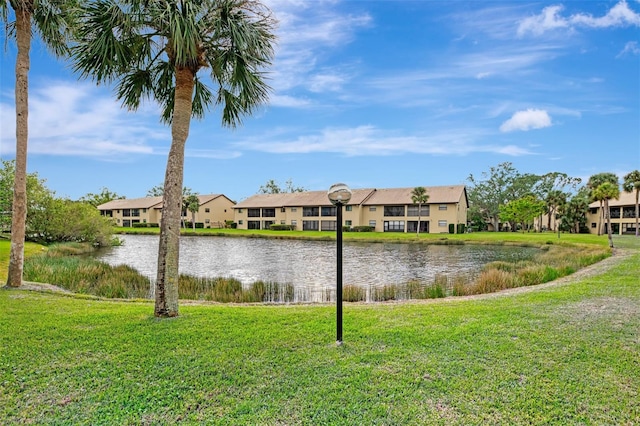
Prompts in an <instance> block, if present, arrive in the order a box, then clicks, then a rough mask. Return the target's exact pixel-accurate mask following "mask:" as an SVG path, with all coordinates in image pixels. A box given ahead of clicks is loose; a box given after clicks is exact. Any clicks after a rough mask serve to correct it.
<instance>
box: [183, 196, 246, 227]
mask: <svg viewBox="0 0 640 426" xmlns="http://www.w3.org/2000/svg"><path fill="white" fill-rule="evenodd" d="M233 206H234V203H233V201H231V200H229V199H228V198H227V197H224V196H220V197H217V198H214V199H213V200H210V201H208V202H205V203H203V204H201V205H200V208H199V209H198V211H197V212H196V222H202V223H204V227H205V228H222V227H224V223H225V221H227V220H233V219H234V217H233V216H234V215H233ZM185 220H188V221H191V212H190V211H188V210H187V215H186V217H185Z"/></svg>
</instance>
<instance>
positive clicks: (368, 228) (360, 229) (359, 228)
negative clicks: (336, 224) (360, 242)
mask: <svg viewBox="0 0 640 426" xmlns="http://www.w3.org/2000/svg"><path fill="white" fill-rule="evenodd" d="M374 229H375V228H374V227H373V226H354V227H353V228H351V231H353V232H373V230H374Z"/></svg>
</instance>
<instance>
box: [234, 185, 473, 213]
mask: <svg viewBox="0 0 640 426" xmlns="http://www.w3.org/2000/svg"><path fill="white" fill-rule="evenodd" d="M413 189H414V188H413V187H412V188H387V189H375V188H373V189H372V188H365V189H353V190H352V195H351V200H350V201H349V203H348V204H349V205H367V206H368V205H394V204H413V201H412V200H411V191H413ZM425 189H426V190H427V195H429V201H428V204H448V203H457V202H458V201H460V198H461V197H462V196H463V195H464V200H465V202H467V196H466V189H465V187H464V185H455V186H425ZM330 205H331V202H330V201H329V198H327V192H326V191H306V192H292V193H280V194H257V195H253V196H251V197H249V198H247V199H246V200H243V201H241V202H239V203H238V204H236V205H235V206H234V208H237V209H243V208H244V209H247V208H278V207H302V206H330ZM467 205H468V202H467Z"/></svg>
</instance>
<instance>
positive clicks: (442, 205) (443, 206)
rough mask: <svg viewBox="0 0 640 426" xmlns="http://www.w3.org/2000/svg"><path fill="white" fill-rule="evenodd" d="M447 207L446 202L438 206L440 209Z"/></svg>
mask: <svg viewBox="0 0 640 426" xmlns="http://www.w3.org/2000/svg"><path fill="white" fill-rule="evenodd" d="M446 209H447V205H446V204H440V205H439V206H438V210H446Z"/></svg>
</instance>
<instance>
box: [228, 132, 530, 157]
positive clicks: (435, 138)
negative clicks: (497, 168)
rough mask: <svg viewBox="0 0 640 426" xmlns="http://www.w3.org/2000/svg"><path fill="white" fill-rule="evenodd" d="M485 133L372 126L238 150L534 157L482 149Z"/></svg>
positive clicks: (249, 143)
mask: <svg viewBox="0 0 640 426" xmlns="http://www.w3.org/2000/svg"><path fill="white" fill-rule="evenodd" d="M481 132H482V130H476V129H463V130H457V131H447V132H443V133H441V134H429V135H417V136H413V135H411V136H403V135H397V134H389V132H385V131H383V130H381V129H378V128H376V127H374V126H372V125H363V126H358V127H352V128H325V129H323V130H322V131H321V132H319V133H315V134H305V135H301V136H297V137H294V138H293V139H291V140H287V139H286V136H283V135H281V134H280V135H276V136H275V137H273V138H271V140H269V141H268V142H265V138H264V137H262V138H261V139H260V140H259V141H258V140H256V141H251V140H245V141H244V142H239V143H236V144H235V146H236V147H237V148H239V149H243V150H254V151H260V152H268V153H272V154H312V153H337V154H343V155H347V156H390V155H402V154H407V153H412V154H431V155H468V154H472V153H478V152H483V153H497V154H503V155H510V156H521V155H531V154H532V152H530V151H529V150H527V149H524V148H520V147H517V146H513V145H507V146H503V145H495V144H490V145H483V144H478V143H476V142H475V140H474V139H475V138H476V137H477V136H478V135H479V134H480V133H481Z"/></svg>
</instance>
